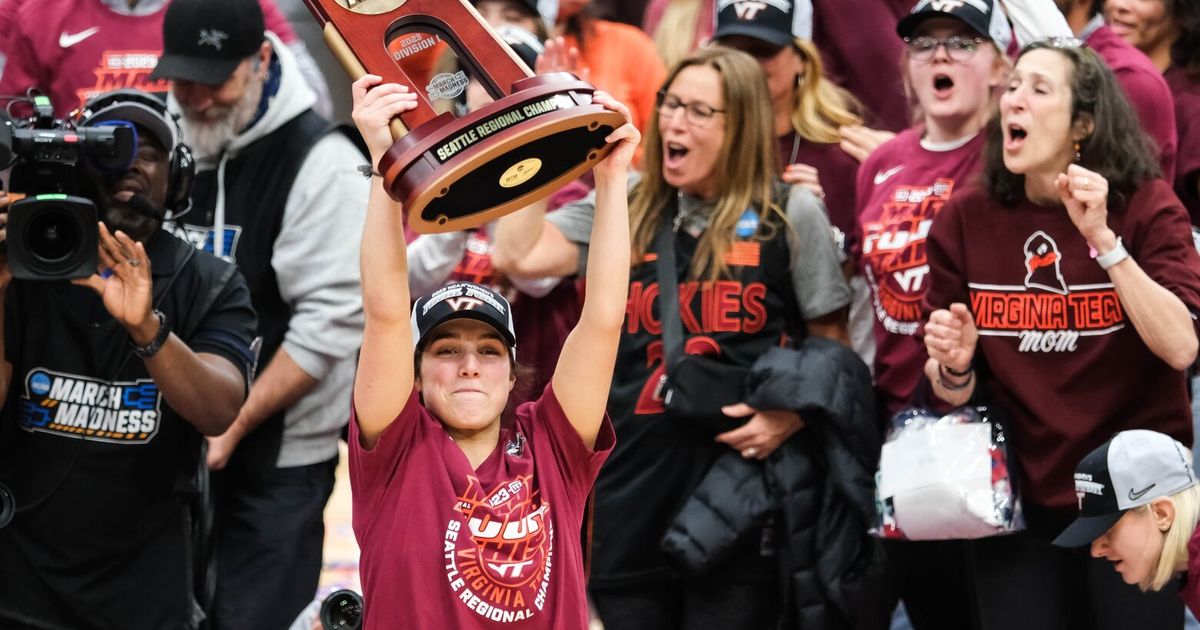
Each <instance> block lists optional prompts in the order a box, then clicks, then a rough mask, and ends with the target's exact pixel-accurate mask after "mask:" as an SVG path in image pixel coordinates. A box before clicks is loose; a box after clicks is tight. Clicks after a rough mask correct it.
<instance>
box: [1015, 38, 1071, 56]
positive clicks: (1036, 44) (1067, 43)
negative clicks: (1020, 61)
mask: <svg viewBox="0 0 1200 630" xmlns="http://www.w3.org/2000/svg"><path fill="white" fill-rule="evenodd" d="M1083 45H1084V44H1083V40H1082V39H1079V38H1077V37H1063V36H1055V37H1043V38H1042V39H1035V40H1033V41H1032V42H1029V43H1028V44H1025V47H1024V48H1022V49H1021V52H1022V53H1024V52H1026V51H1028V50H1032V49H1035V48H1083Z"/></svg>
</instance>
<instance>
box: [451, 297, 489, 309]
mask: <svg viewBox="0 0 1200 630" xmlns="http://www.w3.org/2000/svg"><path fill="white" fill-rule="evenodd" d="M446 303H447V304H449V305H450V308H452V309H454V310H456V311H462V310H467V311H469V310H472V309H474V308H475V307H476V306H482V305H483V300H478V299H475V298H473V297H457V298H450V299H448V300H446Z"/></svg>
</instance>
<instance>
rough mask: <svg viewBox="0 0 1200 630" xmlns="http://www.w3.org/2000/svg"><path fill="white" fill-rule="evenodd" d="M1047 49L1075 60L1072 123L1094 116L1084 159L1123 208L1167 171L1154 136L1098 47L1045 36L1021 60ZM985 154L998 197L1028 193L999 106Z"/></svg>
mask: <svg viewBox="0 0 1200 630" xmlns="http://www.w3.org/2000/svg"><path fill="white" fill-rule="evenodd" d="M1043 49H1045V50H1053V51H1054V52H1056V53H1058V54H1060V55H1062V56H1063V57H1065V58H1066V59H1067V60H1068V61H1070V62H1071V67H1072V70H1071V77H1070V86H1071V123H1072V125H1075V124H1077V123H1079V122H1090V123H1091V128H1092V129H1091V133H1090V134H1088V136H1087V137H1086V138H1084V139H1082V140H1080V141H1079V161H1078V163H1079V165H1080V166H1082V167H1084V168H1086V169H1088V170H1091V171H1094V172H1096V173H1099V174H1100V175H1101V176H1103V177H1104V178H1105V179H1106V180H1108V186H1109V208H1110V209H1113V210H1119V209H1120V208H1122V207H1124V205H1125V202H1126V201H1127V200H1128V199H1129V196H1130V195H1132V194H1133V192H1134V191H1135V190H1136V189H1137V187H1138V186H1139V185H1140V184H1141V183H1142V182H1144V181H1146V180H1148V179H1153V178H1155V177H1160V176H1161V175H1162V171H1161V170H1160V168H1159V165H1158V162H1157V160H1156V158H1155V155H1156V154H1157V152H1158V151H1157V149H1156V147H1155V146H1154V142H1153V140H1151V139H1150V138H1149V136H1147V135H1146V133H1145V132H1144V131H1142V128H1141V125H1140V124H1139V123H1138V118H1137V114H1136V113H1135V112H1134V109H1133V106H1131V105H1130V104H1129V101H1128V100H1127V99H1126V98H1125V93H1124V92H1123V91H1122V89H1121V86H1120V85H1119V84H1118V83H1117V79H1116V77H1115V76H1113V73H1112V70H1109V69H1108V66H1107V65H1106V64H1105V63H1104V61H1103V60H1101V59H1100V57H1099V56H1098V55H1097V54H1096V53H1095V52H1094V51H1092V50H1091V49H1089V48H1083V47H1080V46H1075V45H1070V46H1064V45H1062V43H1061V42H1058V41H1055V40H1040V41H1036V42H1033V43H1031V44H1029V45H1028V46H1026V47H1025V48H1024V49H1022V50H1021V53H1020V54H1019V55H1018V56H1017V62H1018V63H1019V62H1020V60H1021V57H1024V56H1025V55H1026V54H1028V53H1029V52H1031V51H1034V50H1043ZM983 160H984V162H983V183H984V187H985V188H986V189H987V191H988V193H989V194H990V195H991V196H992V197H993V198H995V199H996V200H998V201H1000V202H1001V203H1003V204H1005V205H1010V206H1011V205H1015V204H1016V203H1017V201H1019V200H1020V199H1021V198H1023V197H1024V196H1025V176H1024V175H1018V174H1016V173H1013V172H1012V171H1009V170H1008V168H1007V167H1005V165H1004V136H1003V131H1002V129H1001V124H1000V114H999V111H996V112H995V113H993V115H992V118H991V120H990V121H989V122H988V127H987V146H986V148H985V149H984V153H983Z"/></svg>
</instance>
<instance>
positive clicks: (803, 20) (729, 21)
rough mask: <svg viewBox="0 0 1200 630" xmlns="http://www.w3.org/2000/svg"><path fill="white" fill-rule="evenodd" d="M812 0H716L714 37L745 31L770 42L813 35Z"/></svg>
mask: <svg viewBox="0 0 1200 630" xmlns="http://www.w3.org/2000/svg"><path fill="white" fill-rule="evenodd" d="M812 23H813V8H812V1H811V0H717V28H716V30H715V31H713V35H712V36H713V39H714V40H719V39H722V38H725V37H731V36H734V35H744V36H746V37H753V38H754V39H758V40H762V41H764V42H767V43H768V44H771V45H773V46H779V47H783V46H787V45H788V44H790V43H792V40H794V39H796V38H797V37H798V38H800V39H812Z"/></svg>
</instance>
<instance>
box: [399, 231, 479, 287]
mask: <svg viewBox="0 0 1200 630" xmlns="http://www.w3.org/2000/svg"><path fill="white" fill-rule="evenodd" d="M468 238H470V233H469V232H467V231H465V230H462V231H458V232H443V233H441V234H422V235H420V236H418V237H417V238H416V239H414V240H413V242H411V243H409V244H408V290H409V293H410V294H411V295H412V296H413V297H416V296H420V295H425V294H427V293H433V291H434V290H435V289H437V288H439V287H441V286H442V285H444V284H446V280H448V279H449V278H450V274H452V273H454V267H455V266H457V265H458V263H459V262H461V261H462V258H463V254H464V253H465V252H466V251H467V239H468Z"/></svg>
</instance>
